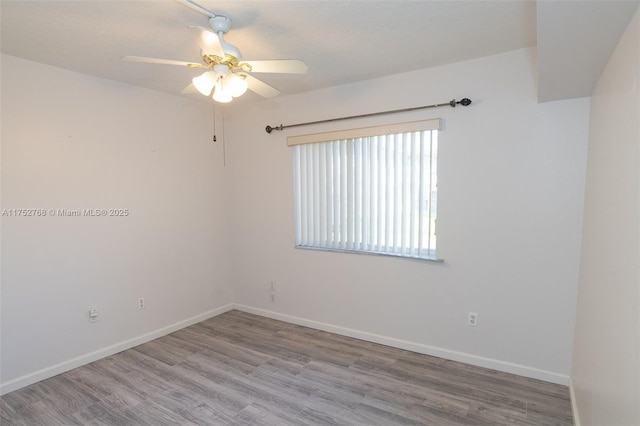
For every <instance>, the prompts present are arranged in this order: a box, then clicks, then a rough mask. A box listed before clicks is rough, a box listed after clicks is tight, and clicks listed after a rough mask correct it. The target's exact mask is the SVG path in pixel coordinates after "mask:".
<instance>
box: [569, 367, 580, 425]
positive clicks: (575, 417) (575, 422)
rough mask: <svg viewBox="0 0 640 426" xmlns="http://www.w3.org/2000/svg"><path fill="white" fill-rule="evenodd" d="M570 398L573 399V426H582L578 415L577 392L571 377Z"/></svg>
mask: <svg viewBox="0 0 640 426" xmlns="http://www.w3.org/2000/svg"><path fill="white" fill-rule="evenodd" d="M569 397H570V398H571V414H573V426H580V415H579V414H578V402H577V401H576V391H575V389H574V387H573V380H572V379H571V377H569Z"/></svg>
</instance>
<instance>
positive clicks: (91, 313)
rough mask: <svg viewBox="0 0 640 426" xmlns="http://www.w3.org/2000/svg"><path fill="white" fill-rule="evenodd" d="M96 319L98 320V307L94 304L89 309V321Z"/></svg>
mask: <svg viewBox="0 0 640 426" xmlns="http://www.w3.org/2000/svg"><path fill="white" fill-rule="evenodd" d="M96 321H98V308H96V307H95V306H94V307H93V308H91V309H89V322H96Z"/></svg>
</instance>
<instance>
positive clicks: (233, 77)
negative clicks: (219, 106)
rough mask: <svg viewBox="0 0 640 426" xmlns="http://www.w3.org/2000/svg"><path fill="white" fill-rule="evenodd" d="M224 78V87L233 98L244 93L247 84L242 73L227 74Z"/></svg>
mask: <svg viewBox="0 0 640 426" xmlns="http://www.w3.org/2000/svg"><path fill="white" fill-rule="evenodd" d="M225 80H226V81H225V87H226V89H227V90H228V91H229V93H230V94H231V96H233V97H234V98H237V97H239V96H242V95H244V92H246V91H247V87H248V84H247V81H246V80H245V79H244V76H243V75H240V74H229V75H228V76H227V77H226V78H225Z"/></svg>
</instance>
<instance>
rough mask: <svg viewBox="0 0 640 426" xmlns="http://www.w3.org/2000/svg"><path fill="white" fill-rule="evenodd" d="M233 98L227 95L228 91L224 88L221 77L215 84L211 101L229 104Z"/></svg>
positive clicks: (229, 94)
mask: <svg viewBox="0 0 640 426" xmlns="http://www.w3.org/2000/svg"><path fill="white" fill-rule="evenodd" d="M232 99H233V96H231V93H229V90H227V88H226V87H225V85H224V83H223V79H222V77H220V78H219V79H218V81H217V83H216V87H215V90H214V91H213V100H214V101H217V102H221V103H223V104H226V103H227V102H231V100H232Z"/></svg>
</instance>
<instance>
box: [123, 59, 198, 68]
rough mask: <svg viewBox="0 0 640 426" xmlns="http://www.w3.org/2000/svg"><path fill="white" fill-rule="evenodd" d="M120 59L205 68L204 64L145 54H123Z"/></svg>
mask: <svg viewBox="0 0 640 426" xmlns="http://www.w3.org/2000/svg"><path fill="white" fill-rule="evenodd" d="M122 59H123V60H125V61H129V62H144V63H147V64H162V65H180V66H183V67H189V68H207V67H205V66H204V65H202V64H198V63H196V62H185V61H174V60H172V59H157V58H147V57H145V56H123V57H122Z"/></svg>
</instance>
